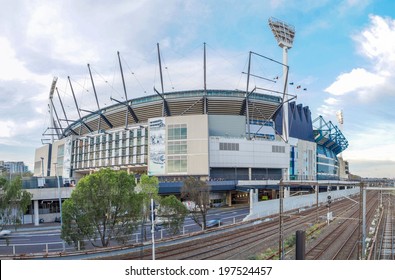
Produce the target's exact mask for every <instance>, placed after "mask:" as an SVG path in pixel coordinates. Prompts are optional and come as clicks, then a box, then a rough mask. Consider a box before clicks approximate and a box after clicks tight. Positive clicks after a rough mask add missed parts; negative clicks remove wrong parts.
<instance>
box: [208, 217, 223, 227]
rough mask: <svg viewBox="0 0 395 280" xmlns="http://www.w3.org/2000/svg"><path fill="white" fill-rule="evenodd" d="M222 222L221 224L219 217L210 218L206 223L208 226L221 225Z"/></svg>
mask: <svg viewBox="0 0 395 280" xmlns="http://www.w3.org/2000/svg"><path fill="white" fill-rule="evenodd" d="M220 224H221V220H219V219H214V220H209V221H207V223H206V228H212V227H219V226H220Z"/></svg>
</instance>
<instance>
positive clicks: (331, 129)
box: [313, 116, 348, 155]
mask: <svg viewBox="0 0 395 280" xmlns="http://www.w3.org/2000/svg"><path fill="white" fill-rule="evenodd" d="M313 129H314V139H315V142H316V143H317V144H318V145H321V146H324V147H326V148H328V149H330V150H331V151H333V152H334V153H335V154H336V155H337V154H339V153H341V152H343V151H344V150H345V149H347V147H348V141H347V139H346V137H344V135H343V133H342V132H341V131H340V129H339V128H338V127H337V126H336V125H334V124H333V123H332V122H331V121H329V122H326V121H325V120H324V118H323V117H322V116H319V117H317V118H316V119H315V120H314V121H313Z"/></svg>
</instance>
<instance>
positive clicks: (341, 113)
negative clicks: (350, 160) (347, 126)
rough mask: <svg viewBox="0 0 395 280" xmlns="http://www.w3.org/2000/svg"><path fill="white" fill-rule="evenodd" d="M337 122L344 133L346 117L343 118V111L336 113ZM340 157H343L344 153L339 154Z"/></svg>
mask: <svg viewBox="0 0 395 280" xmlns="http://www.w3.org/2000/svg"><path fill="white" fill-rule="evenodd" d="M336 117H337V122H338V123H339V126H340V131H343V124H344V117H343V110H339V111H337V112H336ZM339 157H341V158H342V157H343V156H342V153H340V154H339Z"/></svg>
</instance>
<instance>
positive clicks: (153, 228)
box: [151, 198, 155, 260]
mask: <svg viewBox="0 0 395 280" xmlns="http://www.w3.org/2000/svg"><path fill="white" fill-rule="evenodd" d="M154 211H155V209H154V199H153V198H151V239H152V260H155V213H154Z"/></svg>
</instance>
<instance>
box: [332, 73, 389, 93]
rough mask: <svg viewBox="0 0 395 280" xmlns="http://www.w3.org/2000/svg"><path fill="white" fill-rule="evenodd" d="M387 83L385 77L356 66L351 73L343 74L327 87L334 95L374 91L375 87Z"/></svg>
mask: <svg viewBox="0 0 395 280" xmlns="http://www.w3.org/2000/svg"><path fill="white" fill-rule="evenodd" d="M384 83H385V77H383V76H382V75H380V74H375V73H371V72H369V71H367V70H366V69H363V68H356V69H353V70H351V72H349V73H345V74H341V75H339V76H338V77H337V78H336V81H335V82H334V83H332V84H331V85H330V86H329V87H327V88H326V89H325V91H326V92H328V93H330V94H332V95H344V94H347V93H355V92H357V93H361V94H363V93H366V92H367V91H368V90H369V91H370V92H371V91H374V90H375V88H377V87H380V86H382V85H383V84H384Z"/></svg>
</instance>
